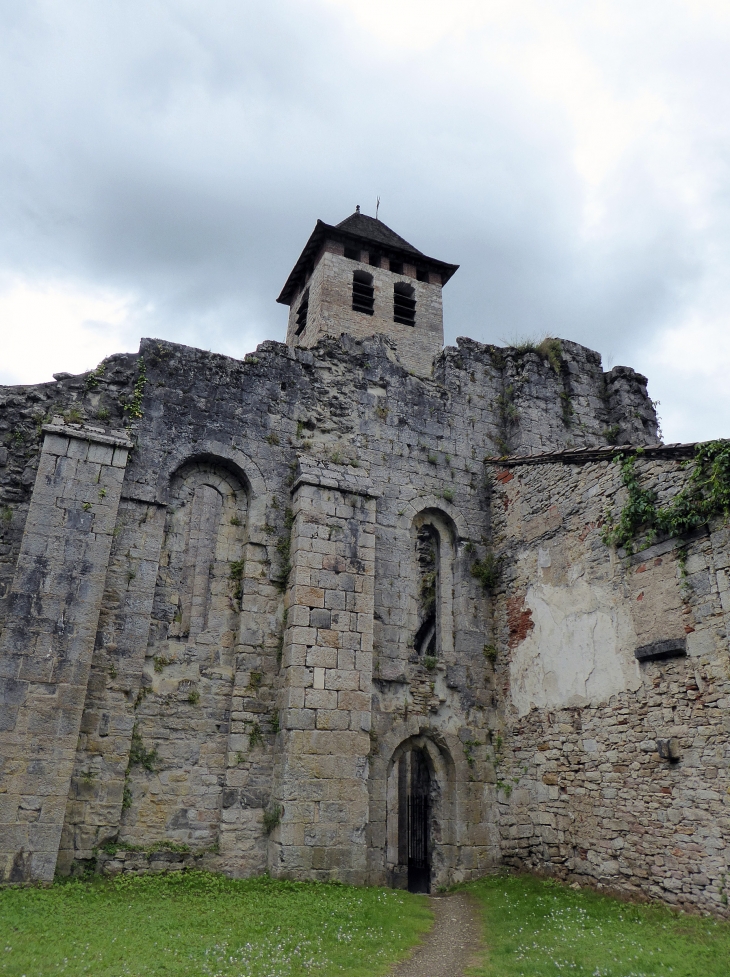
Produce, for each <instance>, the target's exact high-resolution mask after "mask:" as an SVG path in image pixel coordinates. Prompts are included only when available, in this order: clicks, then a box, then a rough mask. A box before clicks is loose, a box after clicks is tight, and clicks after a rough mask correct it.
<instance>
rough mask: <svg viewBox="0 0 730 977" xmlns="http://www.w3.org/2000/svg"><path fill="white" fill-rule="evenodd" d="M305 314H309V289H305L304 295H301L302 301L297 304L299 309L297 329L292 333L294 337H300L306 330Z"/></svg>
mask: <svg viewBox="0 0 730 977" xmlns="http://www.w3.org/2000/svg"><path fill="white" fill-rule="evenodd" d="M307 312H309V289H307V290H306V292H305V293H304V295H302V301H301V302H300V303H299V308H298V309H297V328H296V330H295V332H294V335H295V336H301V334H302V333H303V332H304V330H305V329H306V328H307Z"/></svg>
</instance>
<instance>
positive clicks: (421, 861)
mask: <svg viewBox="0 0 730 977" xmlns="http://www.w3.org/2000/svg"><path fill="white" fill-rule="evenodd" d="M398 812H399V816H398V853H399V860H400V859H401V858H402V863H405V865H406V868H407V884H408V891H409V892H430V890H431V848H432V839H431V774H430V773H429V769H428V763H427V760H426V754H425V753H424V751H423V750H419V749H413V750H407V751H406V752H405V753H403V754H402V756H401V758H400V760H399V761H398Z"/></svg>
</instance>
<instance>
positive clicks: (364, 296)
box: [352, 271, 375, 315]
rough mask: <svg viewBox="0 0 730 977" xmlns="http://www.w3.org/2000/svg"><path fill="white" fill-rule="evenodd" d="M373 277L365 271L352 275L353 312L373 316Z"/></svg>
mask: <svg viewBox="0 0 730 977" xmlns="http://www.w3.org/2000/svg"><path fill="white" fill-rule="evenodd" d="M374 302H375V300H374V289H373V276H372V275H368V273H367V272H366V271H356V272H353V275H352V308H353V311H354V312H364V313H365V315H372V314H373V306H374Z"/></svg>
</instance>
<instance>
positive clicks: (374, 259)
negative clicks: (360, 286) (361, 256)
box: [370, 251, 380, 268]
mask: <svg viewBox="0 0 730 977" xmlns="http://www.w3.org/2000/svg"><path fill="white" fill-rule="evenodd" d="M370 264H371V265H372V266H373V268H380V255H379V254H377V253H376V252H375V251H371V252H370Z"/></svg>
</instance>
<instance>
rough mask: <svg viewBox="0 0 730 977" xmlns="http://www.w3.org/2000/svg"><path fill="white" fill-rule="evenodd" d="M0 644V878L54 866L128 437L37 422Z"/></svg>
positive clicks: (41, 875)
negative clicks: (34, 466) (29, 493)
mask: <svg viewBox="0 0 730 977" xmlns="http://www.w3.org/2000/svg"><path fill="white" fill-rule="evenodd" d="M43 430H44V433H45V437H44V439H43V446H42V450H41V456H40V463H39V466H38V474H37V477H36V481H35V489H34V491H33V498H32V502H31V505H30V509H29V512H28V517H27V521H26V527H25V533H24V535H23V542H22V547H21V550H20V555H19V558H18V562H17V566H16V571H15V577H14V579H13V584H12V589H11V593H10V608H9V615H8V618H7V619H6V623H5V629H4V631H3V634H2V643H1V644H0V662H1V667H2V675H1V678H0V683H1V685H2V697H3V708H2V714H1V715H0V754H1V755H2V758H3V788H4V789H3V793H2V794H0V877H2V878H5V879H8V880H10V881H18V882H22V881H26V880H29V879H34V880H42V881H49V880H51V879H52V878H53V874H54V870H55V867H56V858H57V854H58V848H59V842H60V837H61V830H62V828H63V822H64V815H65V811H66V802H67V799H68V794H69V787H70V781H71V771H72V767H73V761H74V756H75V754H76V745H77V742H78V738H79V729H80V724H81V716H82V711H83V706H84V700H85V697H86V687H87V683H88V678H89V669H90V665H91V656H92V652H93V649H94V639H95V636H96V629H97V623H98V620H99V612H100V610H101V603H102V596H103V592H104V580H105V577H106V568H107V563H108V560H109V551H110V548H111V544H112V535H113V532H114V528H115V525H116V521H117V511H118V507H119V499H120V495H121V490H122V480H123V477H124V469H125V467H126V464H127V456H128V454H129V450H130V448H131V447H132V445H131V443H130V441H129V440H128V438H127V437H126V436H125V435H120V436H114V435H108V434H104V433H95V432H93V431H89V430H88V429H86V430H83V431H81V430H78V431H77V430H74V429H73V428H72V427H69V426H67V425H64V424H63V422H62V421H61V422H60V424H53V425H47V426H46V427H44V429H43Z"/></svg>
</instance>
